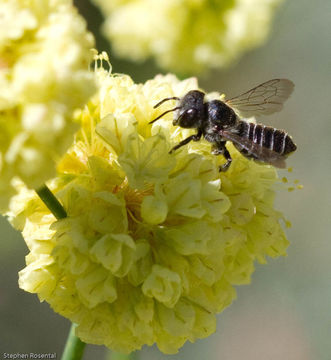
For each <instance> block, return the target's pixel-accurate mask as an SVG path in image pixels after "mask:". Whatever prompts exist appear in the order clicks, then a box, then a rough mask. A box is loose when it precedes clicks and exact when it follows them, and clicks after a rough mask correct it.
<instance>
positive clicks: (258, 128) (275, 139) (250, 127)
mask: <svg viewBox="0 0 331 360" xmlns="http://www.w3.org/2000/svg"><path fill="white" fill-rule="evenodd" d="M238 131H239V132H238V135H240V137H242V138H247V139H249V140H251V141H252V142H254V143H255V144H257V145H260V146H261V147H264V148H267V149H270V150H273V151H275V152H276V153H278V154H279V155H282V156H284V157H285V156H287V155H288V154H290V153H291V152H293V151H295V150H296V148H297V147H296V145H295V144H294V142H293V141H292V138H291V137H290V135H288V134H287V133H286V132H285V131H283V130H278V129H275V128H273V127H271V126H265V125H262V124H254V123H250V122H246V121H242V120H240V121H239V124H238ZM248 153H249V151H248Z"/></svg>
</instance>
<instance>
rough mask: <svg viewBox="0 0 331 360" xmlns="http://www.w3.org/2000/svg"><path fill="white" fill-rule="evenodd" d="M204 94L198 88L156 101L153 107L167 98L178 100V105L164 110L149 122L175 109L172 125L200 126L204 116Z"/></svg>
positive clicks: (184, 126)
mask: <svg viewBox="0 0 331 360" xmlns="http://www.w3.org/2000/svg"><path fill="white" fill-rule="evenodd" d="M204 96H205V94H204V93H203V92H201V91H198V90H191V91H189V92H188V93H187V94H186V95H185V96H184V97H183V98H181V99H180V98H178V97H171V98H166V99H163V100H162V101H160V102H159V103H157V104H156V105H155V106H154V108H156V107H158V106H160V105H161V104H162V103H163V102H165V101H168V100H179V101H180V102H179V105H178V106H176V107H175V108H173V109H170V110H167V111H165V112H164V113H163V114H161V115H160V116H158V117H157V118H156V119H154V120H152V121H151V122H150V124H151V123H153V122H154V121H156V120H158V119H160V118H161V117H162V116H163V115H165V114H167V113H168V112H171V111H176V112H175V116H174V120H173V122H172V123H173V125H178V126H180V127H183V128H186V129H191V128H197V127H200V125H201V121H202V119H203V117H204V113H205V108H204V103H203V99H204Z"/></svg>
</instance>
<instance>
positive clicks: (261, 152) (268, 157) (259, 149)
mask: <svg viewBox="0 0 331 360" xmlns="http://www.w3.org/2000/svg"><path fill="white" fill-rule="evenodd" d="M220 135H221V136H222V137H223V138H224V139H226V140H230V141H232V142H233V143H234V144H237V145H239V147H240V148H242V149H245V150H247V151H248V152H249V153H250V154H252V155H254V156H255V157H256V158H257V160H259V161H263V162H265V163H267V164H270V165H273V166H275V167H278V168H282V169H283V168H285V167H286V163H285V157H284V156H282V155H280V154H278V153H277V152H275V151H273V150H270V149H268V148H266V147H263V146H261V145H259V144H256V143H254V142H253V141H252V140H250V139H248V138H245V137H241V136H239V135H237V134H235V133H233V132H231V131H226V130H221V131H220Z"/></svg>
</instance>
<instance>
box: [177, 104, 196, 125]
mask: <svg viewBox="0 0 331 360" xmlns="http://www.w3.org/2000/svg"><path fill="white" fill-rule="evenodd" d="M178 120H179V126H181V127H183V128H194V127H196V126H197V124H196V120H197V110H196V109H188V110H186V111H185V112H183V114H181V115H180V117H179V119H178Z"/></svg>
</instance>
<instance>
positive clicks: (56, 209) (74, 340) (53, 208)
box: [36, 184, 86, 360]
mask: <svg viewBox="0 0 331 360" xmlns="http://www.w3.org/2000/svg"><path fill="white" fill-rule="evenodd" d="M36 193H37V194H38V196H39V197H40V199H41V200H42V201H43V202H44V204H45V205H46V206H47V207H48V209H49V210H50V212H51V213H52V214H53V215H54V216H55V217H56V218H57V219H58V220H60V219H64V218H65V217H67V213H66V211H65V210H64V208H63V206H62V204H61V203H60V201H59V200H58V199H57V198H56V197H55V195H54V194H53V193H52V192H51V190H50V189H49V188H48V187H47V186H46V185H45V184H44V185H43V186H42V187H41V188H40V189H38V190H36ZM75 328H76V325H75V324H72V325H71V329H70V332H69V336H68V339H67V343H66V346H65V348H64V352H63V355H62V358H61V360H80V359H81V358H82V356H83V352H84V348H85V345H86V344H85V343H83V342H82V341H81V340H80V339H79V338H78V337H77V336H76V335H75Z"/></svg>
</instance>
